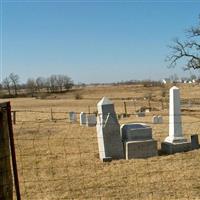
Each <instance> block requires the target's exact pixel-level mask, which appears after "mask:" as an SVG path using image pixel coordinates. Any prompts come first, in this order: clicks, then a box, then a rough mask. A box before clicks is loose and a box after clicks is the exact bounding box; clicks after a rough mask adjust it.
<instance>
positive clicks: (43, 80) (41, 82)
mask: <svg viewBox="0 0 200 200" xmlns="http://www.w3.org/2000/svg"><path fill="white" fill-rule="evenodd" d="M35 84H36V87H37V90H38V91H40V90H42V89H43V88H44V87H45V84H46V78H44V77H38V78H36V80H35Z"/></svg>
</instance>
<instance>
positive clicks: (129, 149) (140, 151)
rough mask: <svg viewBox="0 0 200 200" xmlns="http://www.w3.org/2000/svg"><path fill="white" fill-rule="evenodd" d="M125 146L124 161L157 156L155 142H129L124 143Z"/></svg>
mask: <svg viewBox="0 0 200 200" xmlns="http://www.w3.org/2000/svg"><path fill="white" fill-rule="evenodd" d="M125 146H126V149H125V151H126V152H125V154H126V160H129V159H132V158H148V157H152V156H157V155H158V151H157V141H156V140H143V141H129V142H126V143H125Z"/></svg>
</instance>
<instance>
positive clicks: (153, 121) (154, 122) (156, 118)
mask: <svg viewBox="0 0 200 200" xmlns="http://www.w3.org/2000/svg"><path fill="white" fill-rule="evenodd" d="M152 123H153V124H158V116H157V115H155V116H153V117H152Z"/></svg>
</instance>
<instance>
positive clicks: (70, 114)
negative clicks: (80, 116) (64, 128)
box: [69, 112, 77, 122]
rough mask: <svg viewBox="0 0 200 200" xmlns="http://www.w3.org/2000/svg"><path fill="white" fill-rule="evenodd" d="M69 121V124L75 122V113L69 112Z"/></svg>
mask: <svg viewBox="0 0 200 200" xmlns="http://www.w3.org/2000/svg"><path fill="white" fill-rule="evenodd" d="M69 121H70V122H76V121H77V119H76V113H75V112H69Z"/></svg>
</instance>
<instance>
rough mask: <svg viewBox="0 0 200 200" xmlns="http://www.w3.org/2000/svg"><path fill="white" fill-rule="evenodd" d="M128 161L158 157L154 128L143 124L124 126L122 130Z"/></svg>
mask: <svg viewBox="0 0 200 200" xmlns="http://www.w3.org/2000/svg"><path fill="white" fill-rule="evenodd" d="M120 133H121V138H122V142H123V144H124V151H125V155H126V159H131V158H146V157H151V156H156V155H157V141H155V140H153V139H152V128H151V127H150V126H148V125H146V124H143V123H131V124H123V125H122V126H121V128H120Z"/></svg>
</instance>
